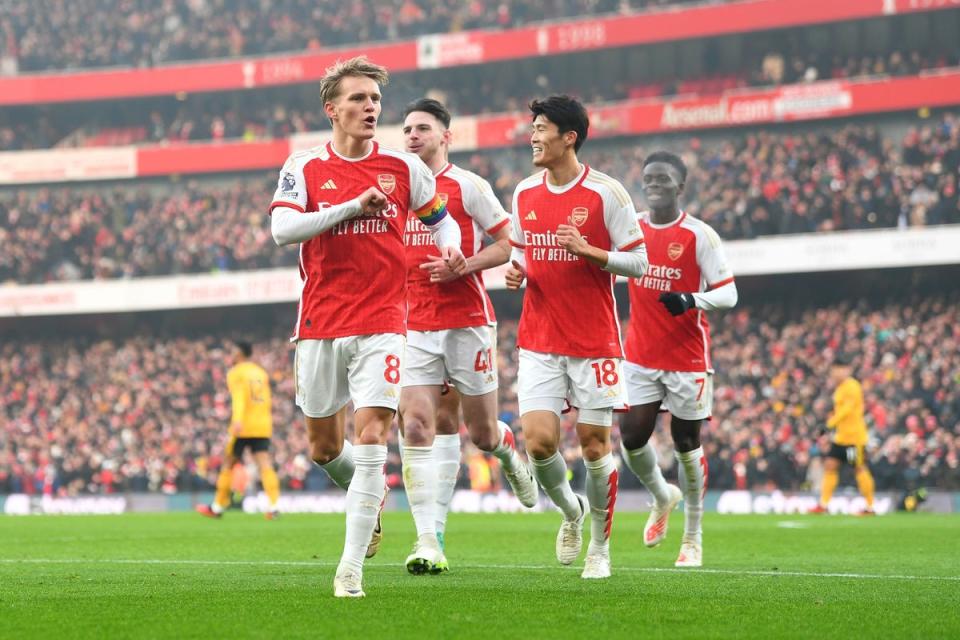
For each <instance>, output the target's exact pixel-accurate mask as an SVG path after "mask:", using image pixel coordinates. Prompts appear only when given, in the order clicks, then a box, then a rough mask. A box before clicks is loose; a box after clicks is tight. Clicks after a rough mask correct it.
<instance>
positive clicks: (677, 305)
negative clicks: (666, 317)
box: [660, 293, 697, 316]
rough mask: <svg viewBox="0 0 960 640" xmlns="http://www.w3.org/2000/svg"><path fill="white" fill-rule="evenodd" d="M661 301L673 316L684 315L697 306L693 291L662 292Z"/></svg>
mask: <svg viewBox="0 0 960 640" xmlns="http://www.w3.org/2000/svg"><path fill="white" fill-rule="evenodd" d="M660 303H661V304H662V305H663V306H665V307H666V308H667V311H669V312H670V315H672V316H682V315H683V314H685V313H686V312H687V311H689V310H690V309H693V308H694V307H695V306H697V301H696V300H694V299H693V294H692V293H661V294H660Z"/></svg>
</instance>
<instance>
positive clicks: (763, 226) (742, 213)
mask: <svg viewBox="0 0 960 640" xmlns="http://www.w3.org/2000/svg"><path fill="white" fill-rule="evenodd" d="M653 144H657V145H658V146H664V145H663V144H660V143H654V142H652V141H649V140H645V141H640V142H639V143H638V141H636V140H629V139H622V140H613V141H598V142H593V143H591V144H590V145H588V146H587V147H585V153H584V154H583V157H584V159H585V160H586V161H587V162H589V163H591V164H592V165H594V166H596V167H597V168H598V169H601V170H602V171H605V172H608V173H610V174H611V175H616V176H620V178H621V180H622V181H623V183H624V185H625V186H626V187H627V189H628V191H630V192H631V193H632V194H633V196H634V201H635V203H636V205H637V207H638V209H639V210H642V208H643V206H644V203H643V199H642V195H641V191H640V168H641V163H642V160H643V157H644V155H645V154H646V153H647V152H648V151H649V150H651V149H652V146H651V145H653ZM665 146H667V147H668V148H671V149H673V150H675V151H677V152H679V153H681V154H682V155H683V156H684V158H685V160H686V162H687V164H688V166H689V167H690V177H689V179H688V185H687V190H686V197H685V207H686V209H687V211H688V212H690V213H691V214H693V215H696V216H699V217H702V218H703V219H704V220H706V221H707V222H709V223H710V224H712V225H713V226H714V227H715V228H716V229H717V231H718V232H719V233H720V235H721V236H722V237H724V238H726V239H730V240H732V239H739V238H754V237H758V236H767V235H776V234H787V233H805V232H828V231H835V230H844V229H869V228H890V227H901V228H906V227H918V226H927V225H935V224H956V223H960V208H958V206H960V205H958V178H960V119H958V116H957V114H956V113H953V112H949V113H945V114H942V115H940V116H938V117H936V118H931V119H928V120H919V119H906V120H901V121H898V126H893V127H879V126H873V125H868V124H848V125H845V126H840V125H823V124H821V125H816V126H813V127H809V126H808V127H803V128H793V129H787V130H784V129H776V128H770V129H766V130H752V131H751V130H748V131H743V132H738V133H736V134H734V135H731V134H729V133H725V134H723V135H705V136H704V137H703V138H696V137H695V138H690V137H686V136H685V137H683V138H673V139H670V140H668V141H667V142H666V145H665ZM464 160H465V162H464ZM457 161H459V162H461V163H462V164H464V165H465V166H467V167H468V168H470V169H472V170H474V171H476V172H478V173H479V174H480V175H483V176H484V177H486V178H487V179H489V180H490V182H491V183H492V184H493V185H494V188H495V189H496V190H497V191H498V193H499V195H500V196H501V199H502V200H503V202H504V203H505V204H507V205H508V206H509V202H510V198H511V197H512V190H513V187H514V186H515V185H516V184H517V183H518V182H519V181H520V180H521V179H522V178H524V177H526V176H527V175H529V173H530V165H529V158H528V154H527V152H526V151H525V150H511V151H509V152H505V151H502V150H501V151H498V152H496V155H492V154H489V153H486V154H473V155H470V156H468V157H466V158H461V159H459V160H457ZM274 180H275V177H274V175H266V176H265V175H263V174H256V175H254V176H245V177H241V178H237V177H234V178H227V177H218V178H216V179H210V178H207V179H203V180H199V179H198V180H188V181H185V182H184V181H180V180H173V181H166V182H157V183H153V184H150V183H141V184H138V185H136V186H126V185H122V184H115V185H114V186H113V187H111V188H109V189H107V188H103V187H102V186H96V187H93V188H89V187H76V188H73V187H63V186H57V187H42V188H37V189H31V190H19V191H10V190H8V191H0V241H2V242H3V243H4V245H5V246H7V247H9V249H8V250H6V251H4V252H3V253H2V254H0V282H4V281H16V282H19V283H21V284H26V283H39V282H48V281H56V280H85V279H91V278H97V279H103V278H132V277H142V276H153V275H169V274H181V273H199V272H211V271H233V270H238V269H256V268H268V267H279V266H292V265H295V264H296V253H295V252H293V251H290V250H286V249H282V248H278V247H276V246H275V245H274V243H273V240H272V238H271V237H270V232H269V229H268V225H267V224H266V223H265V212H266V208H267V205H268V204H269V198H270V196H271V195H272V192H273V183H274Z"/></svg>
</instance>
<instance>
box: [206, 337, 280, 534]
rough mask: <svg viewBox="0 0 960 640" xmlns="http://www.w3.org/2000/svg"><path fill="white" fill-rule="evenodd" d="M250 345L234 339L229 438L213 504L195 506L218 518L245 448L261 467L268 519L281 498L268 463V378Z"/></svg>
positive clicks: (270, 426)
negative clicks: (268, 501) (235, 341)
mask: <svg viewBox="0 0 960 640" xmlns="http://www.w3.org/2000/svg"><path fill="white" fill-rule="evenodd" d="M252 354H253V346H252V345H251V344H250V343H249V342H237V343H235V345H234V350H233V366H232V367H230V370H229V371H228V372H227V387H228V388H229V389H230V403H231V405H232V409H233V413H232V416H231V418H230V440H229V441H228V442H227V447H226V452H225V454H224V456H223V465H222V466H221V467H220V475H219V476H217V494H216V496H215V497H214V500H213V503H212V504H209V505H206V504H201V505H197V512H198V513H201V514H203V515H205V516H207V517H210V518H219V517H221V516H222V515H223V511H224V509H226V508H227V507H228V506H229V505H230V483H231V480H232V479H233V467H234V466H235V465H236V464H237V462H243V452H244V451H246V450H247V449H249V450H250V452H251V453H252V454H253V459H254V460H255V461H256V463H257V467H258V468H259V469H260V482H261V483H262V484H263V490H264V492H265V493H266V494H267V498H268V499H269V500H270V509H269V510H268V511H267V513H266V517H267V519H268V520H273V519H274V518H276V517H277V500H279V499H280V480H278V479H277V472H276V471H274V470H273V464H271V462H270V454H269V453H268V451H269V449H270V437H271V436H272V435H273V417H272V416H271V407H272V403H271V400H270V377H269V376H268V375H267V372H266V371H264V370H263V368H262V367H260V365H258V364H256V363H255V362H252V361H251V360H250V356H251V355H252Z"/></svg>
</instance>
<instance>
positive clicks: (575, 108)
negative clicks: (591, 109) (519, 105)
mask: <svg viewBox="0 0 960 640" xmlns="http://www.w3.org/2000/svg"><path fill="white" fill-rule="evenodd" d="M530 112H531V113H533V118H531V119H532V120H536V119H537V116H543V117H544V118H546V119H547V120H549V121H550V122H552V123H553V124H555V125H557V130H558V131H559V132H560V133H561V134H563V133H566V132H568V131H573V132H574V133H576V134H577V141H576V142H574V143H573V150H574V151H580V147H582V146H583V143H584V142H586V140H587V129H589V128H590V118H589V117H588V116H587V110H586V109H585V108H584V107H583V105H582V104H580V101H579V100H576V99H575V98H571V97H570V96H550V97H549V98H544V99H543V100H534V101H533V102H531V103H530Z"/></svg>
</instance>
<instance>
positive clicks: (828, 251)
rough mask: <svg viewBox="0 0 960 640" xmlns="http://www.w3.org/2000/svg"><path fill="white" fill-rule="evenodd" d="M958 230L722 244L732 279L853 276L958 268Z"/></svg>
mask: <svg viewBox="0 0 960 640" xmlns="http://www.w3.org/2000/svg"><path fill="white" fill-rule="evenodd" d="M958 246H960V227H958V226H957V225H948V226H942V227H920V228H914V229H876V230H873V231H847V232H837V233H809V234H797V235H785V236H773V237H765V238H758V239H756V240H734V241H729V242H726V243H725V244H724V249H725V251H726V253H727V259H728V260H729V261H730V266H731V268H732V269H733V272H734V273H735V274H736V275H738V276H750V275H769V274H777V273H810V272H816V271H855V270H858V269H878V268H884V269H888V268H895V267H920V266H932V265H942V264H958V263H960V251H958V250H957V247H958Z"/></svg>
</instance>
